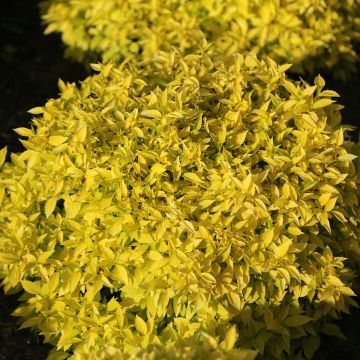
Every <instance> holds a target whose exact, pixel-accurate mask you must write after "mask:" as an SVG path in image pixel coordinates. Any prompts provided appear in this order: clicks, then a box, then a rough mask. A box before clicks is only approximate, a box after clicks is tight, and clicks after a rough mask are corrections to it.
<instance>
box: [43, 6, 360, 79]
mask: <svg viewBox="0 0 360 360" xmlns="http://www.w3.org/2000/svg"><path fill="white" fill-rule="evenodd" d="M43 19H44V21H45V23H46V24H48V26H47V28H46V33H51V32H60V33H61V35H62V39H63V41H64V42H65V44H66V45H67V46H68V50H69V51H68V53H69V54H70V55H72V56H74V57H76V58H78V59H80V60H83V59H84V57H85V58H87V57H89V56H90V58H92V59H93V60H94V58H95V59H96V58H97V56H100V57H101V58H102V59H103V60H105V61H108V60H121V59H123V58H124V57H127V56H129V55H134V54H135V55H137V54H139V53H140V54H141V56H142V57H146V58H148V57H152V56H153V55H155V54H156V53H157V52H158V50H166V51H167V50H169V49H170V48H171V47H172V46H176V47H178V48H181V49H182V50H183V51H184V52H187V51H190V50H192V49H194V48H197V47H198V43H199V42H201V41H202V37H203V34H202V32H203V33H204V35H205V37H206V39H207V40H208V41H210V42H214V43H215V47H216V49H217V51H218V54H220V56H225V55H228V54H231V53H232V52H234V51H239V52H243V51H248V50H251V51H253V52H255V53H257V54H259V55H260V56H263V55H269V56H270V57H272V58H273V59H275V60H276V61H278V62H280V63H282V62H286V63H294V64H295V67H294V68H293V69H294V70H295V71H300V72H303V71H310V72H313V71H314V69H318V68H334V67H336V68H335V69H334V74H335V75H336V76H345V75H346V74H347V73H348V71H349V70H354V64H355V61H356V60H357V55H356V52H355V51H354V49H353V46H354V43H358V40H359V36H360V3H359V1H357V0H342V1H339V0H322V1H309V0H297V1H293V0H282V1H280V0H259V1H247V0H246V1H238V0H223V1H217V0H206V1H205V0H194V1H183V0H153V1H148V0H139V1H132V0H131V1H129V0H50V1H46V2H45V4H44V15H43ZM337 65H339V66H337Z"/></svg>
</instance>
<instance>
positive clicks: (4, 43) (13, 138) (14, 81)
mask: <svg viewBox="0 0 360 360" xmlns="http://www.w3.org/2000/svg"><path fill="white" fill-rule="evenodd" d="M37 2H38V1H35V0H16V1H13V3H14V5H11V2H9V1H4V2H2V3H1V4H2V5H0V10H1V11H0V148H2V147H3V146H5V145H7V146H8V148H9V150H10V151H13V152H15V151H20V150H21V146H20V143H19V141H18V140H17V135H16V134H15V133H14V132H13V131H12V130H11V129H13V128H16V127H20V126H26V125H27V124H28V122H29V121H30V118H31V116H30V115H29V114H27V112H26V111H27V110H28V109H30V108H32V107H34V106H41V105H43V104H44V103H45V102H46V100H47V99H48V98H50V97H56V95H57V86H56V83H57V79H58V78H59V77H60V78H62V79H64V80H67V81H75V80H80V79H82V78H84V76H85V72H84V70H83V68H82V66H80V65H78V64H75V63H71V62H69V61H65V60H64V59H63V57H62V47H61V42H60V40H59V38H58V37H55V36H50V37H49V36H48V37H45V36H43V35H42V29H41V26H40V19H39V15H38V10H37ZM359 74H360V71H359ZM327 82H328V88H331V89H333V90H336V91H338V92H339V93H340V94H341V96H342V97H341V100H340V102H341V103H342V104H344V105H345V109H344V111H343V116H344V120H345V122H346V123H349V124H352V125H357V126H359V125H360V96H359V94H360V78H359V76H354V77H353V78H352V79H351V80H350V81H348V82H347V83H346V84H344V83H340V82H336V81H334V80H331V79H330V81H327ZM16 298H17V297H16V296H6V297H5V296H4V295H3V293H2V291H1V290H0V360H20V359H21V360H30V359H31V360H42V359H45V358H46V356H47V353H48V351H49V349H50V347H49V346H48V345H43V344H42V339H41V337H38V336H36V335H35V334H32V333H31V332H30V331H29V330H21V331H18V330H17V324H16V321H17V319H16V318H13V317H11V316H10V313H11V312H12V311H13V310H14V308H15V307H16ZM339 324H340V326H341V328H342V330H343V332H344V333H345V335H346V336H347V337H348V339H349V341H348V342H346V341H343V340H339V339H336V338H330V337H324V338H323V340H322V346H321V349H320V351H319V352H318V354H317V355H316V360H328V359H329V360H331V359H339V358H342V359H344V360H357V359H360V311H359V310H358V309H353V312H352V315H346V316H345V317H344V318H343V320H341V321H340V322H339Z"/></svg>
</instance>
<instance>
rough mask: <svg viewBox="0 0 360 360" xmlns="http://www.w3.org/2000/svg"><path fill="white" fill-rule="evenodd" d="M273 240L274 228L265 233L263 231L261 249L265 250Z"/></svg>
mask: <svg viewBox="0 0 360 360" xmlns="http://www.w3.org/2000/svg"><path fill="white" fill-rule="evenodd" d="M273 238H274V228H271V229H269V230H267V231H265V232H264V233H263V234H262V235H261V242H262V247H263V248H266V247H267V246H268V245H270V243H271V242H272V240H273Z"/></svg>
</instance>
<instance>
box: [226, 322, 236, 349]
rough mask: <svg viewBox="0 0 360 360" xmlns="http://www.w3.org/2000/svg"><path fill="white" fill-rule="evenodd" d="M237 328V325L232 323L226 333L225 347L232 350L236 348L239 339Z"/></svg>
mask: <svg viewBox="0 0 360 360" xmlns="http://www.w3.org/2000/svg"><path fill="white" fill-rule="evenodd" d="M237 335H238V334H237V330H236V326H235V325H232V326H231V327H230V329H229V330H227V331H226V333H225V349H226V350H227V351H230V350H231V349H233V348H234V346H235V343H236V340H237Z"/></svg>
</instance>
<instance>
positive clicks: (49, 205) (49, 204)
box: [45, 197, 57, 218]
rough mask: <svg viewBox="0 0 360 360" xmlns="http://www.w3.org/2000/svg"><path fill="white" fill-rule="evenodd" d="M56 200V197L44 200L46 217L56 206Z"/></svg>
mask: <svg viewBox="0 0 360 360" xmlns="http://www.w3.org/2000/svg"><path fill="white" fill-rule="evenodd" d="M56 202H57V199H56V198H54V197H53V198H50V199H49V200H47V201H46V203H45V215H46V217H47V218H48V217H49V216H50V215H51V214H52V213H53V211H54V210H55V207H56Z"/></svg>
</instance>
